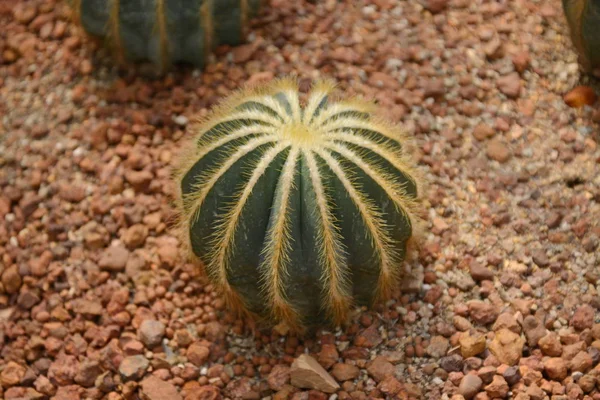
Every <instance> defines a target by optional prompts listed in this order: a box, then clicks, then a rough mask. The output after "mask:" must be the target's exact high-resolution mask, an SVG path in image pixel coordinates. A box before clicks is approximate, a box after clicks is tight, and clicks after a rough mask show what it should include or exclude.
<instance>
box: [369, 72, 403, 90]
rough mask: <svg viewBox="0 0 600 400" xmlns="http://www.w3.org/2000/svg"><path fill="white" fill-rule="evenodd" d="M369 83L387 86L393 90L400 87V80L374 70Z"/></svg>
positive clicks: (376, 85)
mask: <svg viewBox="0 0 600 400" xmlns="http://www.w3.org/2000/svg"><path fill="white" fill-rule="evenodd" d="M369 84H371V85H373V86H374V87H379V88H386V89H392V90H398V89H400V84H399V83H398V80H397V79H396V78H394V77H391V76H390V75H388V74H386V73H383V72H373V73H372V74H371V77H370V78H369Z"/></svg>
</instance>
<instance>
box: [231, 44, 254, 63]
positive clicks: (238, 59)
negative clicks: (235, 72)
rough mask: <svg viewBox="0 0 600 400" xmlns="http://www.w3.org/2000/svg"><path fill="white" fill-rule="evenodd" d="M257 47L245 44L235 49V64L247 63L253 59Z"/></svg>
mask: <svg viewBox="0 0 600 400" xmlns="http://www.w3.org/2000/svg"><path fill="white" fill-rule="evenodd" d="M255 50H256V49H255V47H254V45H252V44H243V45H241V46H236V47H235V48H234V49H233V62H235V63H238V64H239V63H245V62H246V61H248V60H249V59H250V57H252V54H253V53H254V51H255Z"/></svg>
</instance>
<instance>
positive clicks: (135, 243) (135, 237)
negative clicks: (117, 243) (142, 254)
mask: <svg viewBox="0 0 600 400" xmlns="http://www.w3.org/2000/svg"><path fill="white" fill-rule="evenodd" d="M147 237H148V227H146V225H142V224H135V225H133V226H131V227H129V228H128V229H127V230H126V231H125V233H124V234H123V236H122V237H121V240H122V241H123V243H124V244H125V246H127V247H128V248H129V249H135V248H138V247H141V246H143V245H144V242H145V241H146V238H147Z"/></svg>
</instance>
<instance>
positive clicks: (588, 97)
mask: <svg viewBox="0 0 600 400" xmlns="http://www.w3.org/2000/svg"><path fill="white" fill-rule="evenodd" d="M597 98H598V96H597V95H596V92H595V91H594V89H592V88H591V87H589V86H576V87H575V88H573V89H571V91H569V92H568V93H567V94H565V96H564V101H565V103H566V104H567V105H568V106H569V107H573V108H580V107H583V106H586V105H587V106H591V105H592V104H594V103H595V102H596V99H597Z"/></svg>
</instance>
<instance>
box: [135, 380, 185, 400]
mask: <svg viewBox="0 0 600 400" xmlns="http://www.w3.org/2000/svg"><path fill="white" fill-rule="evenodd" d="M140 388H141V391H140V395H141V398H142V399H143V400H181V399H183V397H182V396H181V395H180V394H179V393H178V392H177V388H176V387H175V386H173V385H172V384H171V383H169V382H165V381H163V380H160V379H158V378H156V377H154V376H149V377H148V378H146V379H144V380H143V381H142V382H141V383H140Z"/></svg>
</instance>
